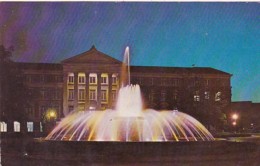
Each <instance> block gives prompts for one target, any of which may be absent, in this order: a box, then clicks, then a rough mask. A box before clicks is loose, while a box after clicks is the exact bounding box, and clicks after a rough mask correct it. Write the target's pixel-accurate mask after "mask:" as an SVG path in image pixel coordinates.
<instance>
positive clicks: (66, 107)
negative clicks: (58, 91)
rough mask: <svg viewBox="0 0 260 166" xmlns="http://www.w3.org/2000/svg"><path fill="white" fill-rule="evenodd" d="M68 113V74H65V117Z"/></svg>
mask: <svg viewBox="0 0 260 166" xmlns="http://www.w3.org/2000/svg"><path fill="white" fill-rule="evenodd" d="M68 113H69V110H68V73H63V115H64V116H66V115H67V114H68Z"/></svg>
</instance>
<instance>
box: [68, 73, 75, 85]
mask: <svg viewBox="0 0 260 166" xmlns="http://www.w3.org/2000/svg"><path fill="white" fill-rule="evenodd" d="M68 81H69V84H73V83H74V75H69V78H68Z"/></svg>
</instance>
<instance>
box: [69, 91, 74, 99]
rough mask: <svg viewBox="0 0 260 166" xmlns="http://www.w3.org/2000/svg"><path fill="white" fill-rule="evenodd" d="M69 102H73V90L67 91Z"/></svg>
mask: <svg viewBox="0 0 260 166" xmlns="http://www.w3.org/2000/svg"><path fill="white" fill-rule="evenodd" d="M69 100H74V89H69Z"/></svg>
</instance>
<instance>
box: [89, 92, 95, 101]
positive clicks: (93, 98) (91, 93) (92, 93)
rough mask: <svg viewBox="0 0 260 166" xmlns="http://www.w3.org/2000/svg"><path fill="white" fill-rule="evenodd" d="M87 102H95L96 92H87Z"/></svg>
mask: <svg viewBox="0 0 260 166" xmlns="http://www.w3.org/2000/svg"><path fill="white" fill-rule="evenodd" d="M89 100H96V90H90V91H89Z"/></svg>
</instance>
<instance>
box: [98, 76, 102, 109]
mask: <svg viewBox="0 0 260 166" xmlns="http://www.w3.org/2000/svg"><path fill="white" fill-rule="evenodd" d="M100 109H101V73H97V110H100Z"/></svg>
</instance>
